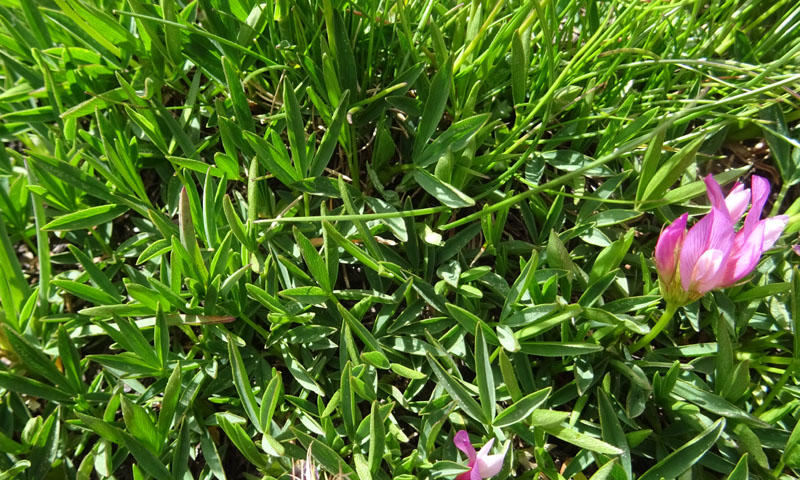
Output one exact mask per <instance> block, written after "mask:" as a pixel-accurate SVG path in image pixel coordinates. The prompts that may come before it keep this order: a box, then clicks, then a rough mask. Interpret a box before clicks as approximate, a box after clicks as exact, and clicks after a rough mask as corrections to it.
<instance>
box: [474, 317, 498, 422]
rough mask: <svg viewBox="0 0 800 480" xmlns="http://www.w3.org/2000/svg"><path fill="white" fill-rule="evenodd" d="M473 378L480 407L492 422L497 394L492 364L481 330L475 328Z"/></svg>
mask: <svg viewBox="0 0 800 480" xmlns="http://www.w3.org/2000/svg"><path fill="white" fill-rule="evenodd" d="M474 332H475V378H476V379H477V381H478V392H479V398H480V400H481V407H483V413H484V415H485V416H486V418H488V419H490V420H493V419H494V415H495V412H496V411H497V394H496V392H495V386H494V374H493V373H492V364H491V362H490V361H489V349H488V348H487V347H486V340H485V339H484V336H483V329H482V328H481V327H480V326H479V325H478V326H476V327H475V330H474Z"/></svg>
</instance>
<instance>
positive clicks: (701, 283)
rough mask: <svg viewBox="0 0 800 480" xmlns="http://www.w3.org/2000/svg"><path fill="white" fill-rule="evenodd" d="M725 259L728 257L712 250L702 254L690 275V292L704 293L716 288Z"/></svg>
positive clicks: (723, 253) (721, 252)
mask: <svg viewBox="0 0 800 480" xmlns="http://www.w3.org/2000/svg"><path fill="white" fill-rule="evenodd" d="M727 259H728V255H726V253H725V252H724V251H722V250H718V249H715V248H712V249H709V250H706V251H705V252H703V254H702V255H700V258H698V259H697V263H695V264H694V269H693V270H692V274H691V275H690V290H692V291H694V292H698V293H706V292H709V291H711V290H713V289H715V288H717V285H718V284H719V281H720V280H721V276H720V275H718V274H719V272H720V270H722V267H723V265H724V264H725V262H726V260H727Z"/></svg>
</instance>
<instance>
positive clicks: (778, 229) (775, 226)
mask: <svg viewBox="0 0 800 480" xmlns="http://www.w3.org/2000/svg"><path fill="white" fill-rule="evenodd" d="M761 222H763V223H764V242H763V243H762V244H761V251H762V252H764V251H766V250H769V249H770V248H772V246H773V245H775V242H777V241H778V238H779V237H780V236H781V233H783V229H784V228H786V224H787V223H789V216H788V215H778V216H775V217H770V218H765V219H764V220H762V221H761Z"/></svg>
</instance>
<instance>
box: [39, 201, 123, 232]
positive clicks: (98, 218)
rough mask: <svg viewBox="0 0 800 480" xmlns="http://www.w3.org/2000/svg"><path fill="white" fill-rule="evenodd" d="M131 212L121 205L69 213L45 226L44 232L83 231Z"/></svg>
mask: <svg viewBox="0 0 800 480" xmlns="http://www.w3.org/2000/svg"><path fill="white" fill-rule="evenodd" d="M128 210H129V208H128V207H125V206H120V205H114V204H109V205H100V206H97V207H89V208H86V209H84V210H79V211H77V212H72V213H68V214H66V215H62V216H60V217H58V218H56V219H54V220H52V221H51V222H50V223H48V224H47V225H45V226H43V227H42V229H43V230H83V229H88V228H93V227H96V226H98V225H102V224H104V223H107V222H110V221H111V220H114V219H115V218H117V217H119V216H120V215H122V214H123V213H125V212H127V211H128Z"/></svg>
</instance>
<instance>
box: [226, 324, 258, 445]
mask: <svg viewBox="0 0 800 480" xmlns="http://www.w3.org/2000/svg"><path fill="white" fill-rule="evenodd" d="M227 343H228V358H229V360H230V362H231V371H232V373H233V384H234V385H235V386H236V391H237V392H239V398H240V399H241V400H242V406H243V407H244V411H245V413H247V416H248V417H249V418H250V421H251V422H253V425H254V426H255V427H256V430H258V431H259V432H263V431H264V425H262V424H261V418H260V416H259V411H258V410H259V409H258V404H257V403H256V397H255V395H253V388H252V387H251V386H250V377H249V376H248V375H247V369H246V368H245V366H244V361H243V360H242V355H241V354H240V353H239V349H238V348H237V347H236V343H235V342H234V340H233V337H231V336H230V335H228V341H227Z"/></svg>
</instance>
